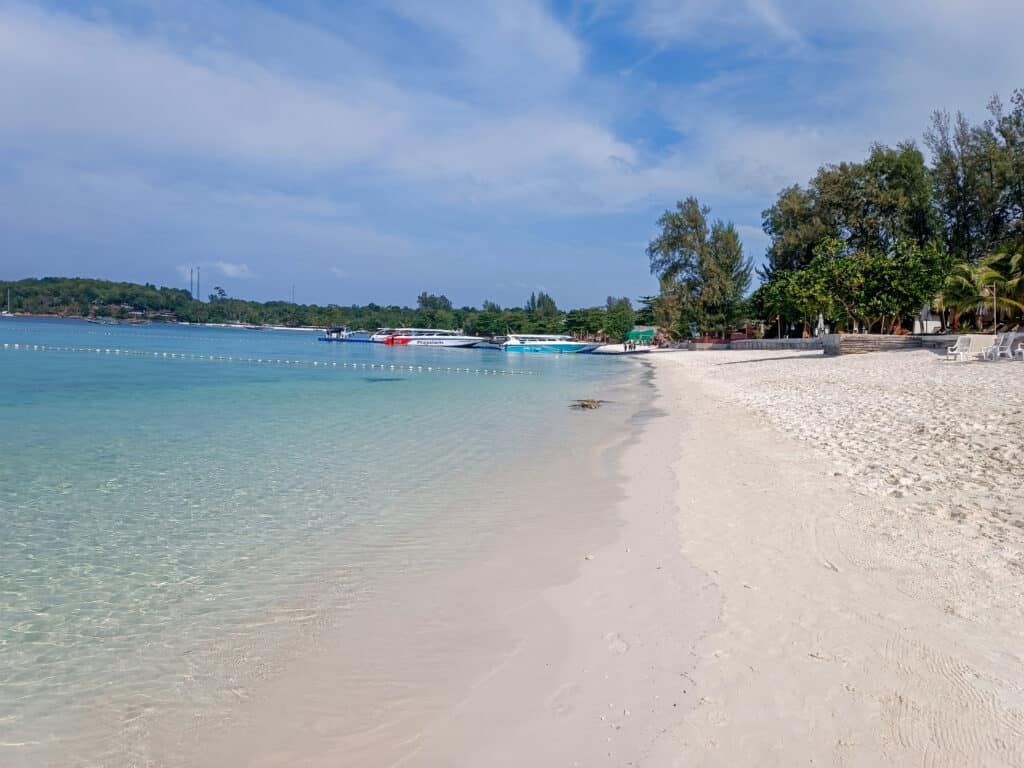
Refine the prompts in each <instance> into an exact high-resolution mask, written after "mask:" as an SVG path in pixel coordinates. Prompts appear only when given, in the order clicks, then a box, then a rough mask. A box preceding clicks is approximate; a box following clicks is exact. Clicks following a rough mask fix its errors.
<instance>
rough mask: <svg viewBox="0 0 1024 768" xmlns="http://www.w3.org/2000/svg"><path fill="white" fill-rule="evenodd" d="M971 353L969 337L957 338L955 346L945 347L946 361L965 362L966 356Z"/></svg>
mask: <svg viewBox="0 0 1024 768" xmlns="http://www.w3.org/2000/svg"><path fill="white" fill-rule="evenodd" d="M970 353H971V337H970V336H958V337H957V340H956V344H954V345H953V346H952V347H946V359H947V360H966V359H967V356H968V355H969V354H970Z"/></svg>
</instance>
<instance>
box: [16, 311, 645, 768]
mask: <svg viewBox="0 0 1024 768" xmlns="http://www.w3.org/2000/svg"><path fill="white" fill-rule="evenodd" d="M257 361H258V362H257ZM456 368H457V369H460V370H454V369H456ZM450 369H452V370H450ZM639 375H640V374H639V373H638V368H637V366H633V365H630V364H628V363H627V362H626V361H624V360H619V359H605V358H601V357H595V356H573V355H565V356H556V355H550V356H549V355H506V354H505V353H502V352H500V351H497V350H460V349H453V350H437V349H409V348H398V349H395V348H391V347H385V346H383V345H369V344H328V343H323V342H319V341H317V339H316V334H313V333H304V332H294V331H273V330H262V331H249V330H241V329H226V328H206V327H194V326H178V325H143V326H123V325H117V326H100V325H92V324H89V323H85V322H81V321H61V320H42V319H40V320H29V319H23V318H17V319H3V320H0V450H2V452H3V453H2V456H3V458H2V461H0V765H3V766H37V765H97V766H99V765H128V764H144V763H146V762H147V760H146V757H145V756H146V755H147V747H146V742H147V738H148V736H147V734H149V733H150V731H151V730H152V728H153V723H155V722H157V721H163V722H167V721H174V718H178V719H179V720H181V721H182V722H184V721H187V720H188V721H190V720H194V719H201V718H205V717H212V718H216V717H219V716H222V715H223V713H225V712H228V711H230V708H231V706H232V702H233V701H237V700H239V699H240V698H244V697H245V696H247V695H248V692H249V691H250V690H251V689H252V688H253V687H254V686H256V685H257V684H258V681H259V680H260V679H264V678H265V677H266V676H267V675H273V674H276V673H277V672H278V671H280V670H281V669H285V668H287V664H288V659H289V658H291V657H293V656H294V655H295V654H301V653H302V649H303V647H304V646H303V643H307V642H310V638H311V637H314V636H315V635H316V633H317V631H322V630H323V628H325V627H330V626H331V625H332V623H333V622H336V621H338V620H339V618H338V617H339V616H343V615H344V613H343V612H344V609H345V607H346V606H350V605H352V604H353V603H356V602H358V601H360V600H372V599H373V597H374V594H375V590H376V589H377V588H378V585H380V584H382V583H386V582H393V581H395V580H401V579H416V578H418V577H420V576H421V575H423V574H425V573H428V572H430V571H431V570H436V569H443V568H446V567H449V566H450V564H452V563H454V562H457V561H459V560H460V559H463V558H467V557H472V553H473V552H474V551H476V549H478V548H479V547H481V546H485V545H486V543H487V542H488V541H493V540H494V539H495V538H497V537H500V536H501V535H502V531H503V530H505V529H507V528H508V527H509V526H515V525H518V524H520V523H521V522H522V521H523V520H525V519H526V518H529V517H530V516H531V515H532V516H533V518H536V517H537V516H538V515H541V514H546V513H547V512H544V511H538V510H529V509H527V510H524V509H522V508H520V506H517V503H516V499H517V490H518V489H521V488H523V487H525V486H529V485H537V486H538V487H544V488H551V489H554V490H552V491H551V493H552V494H554V495H557V494H558V493H559V490H558V489H564V490H565V492H566V493H569V492H571V488H572V487H573V482H576V480H575V479H574V477H573V462H574V461H578V460H579V459H578V457H579V454H580V453H581V452H582V451H584V450H585V448H586V446H587V445H589V444H591V443H592V442H593V441H595V440H598V439H600V438H601V436H602V430H607V429H609V428H610V427H609V425H610V423H611V422H609V421H608V419H606V418H604V416H603V415H602V414H603V413H604V411H597V412H593V413H589V412H583V413H581V412H579V411H573V410H570V409H569V408H568V407H567V406H568V404H569V403H570V401H571V400H572V399H575V398H584V397H598V398H605V399H608V400H613V401H616V402H618V403H623V402H627V401H628V400H629V398H630V397H632V396H634V395H633V394H631V393H635V391H636V388H635V387H634V386H633V385H634V383H635V380H636V378H637V377H638V376H639ZM610 412H614V408H613V409H610Z"/></svg>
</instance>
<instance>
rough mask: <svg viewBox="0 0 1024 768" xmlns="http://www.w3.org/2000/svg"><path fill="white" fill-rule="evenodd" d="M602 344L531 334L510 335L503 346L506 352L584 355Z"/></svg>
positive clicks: (551, 335) (551, 334)
mask: <svg viewBox="0 0 1024 768" xmlns="http://www.w3.org/2000/svg"><path fill="white" fill-rule="evenodd" d="M600 346H601V343H600V342H596V341H595V342H591V341H580V340H579V339H574V338H573V337H572V336H564V335H559V334H553V333H530V334H513V335H510V336H509V337H508V338H507V339H506V340H505V341H504V342H503V343H502V345H501V348H502V349H503V350H505V351H506V352H558V353H560V354H573V353H575V354H584V353H586V352H593V351H594V350H595V349H597V348H598V347H600Z"/></svg>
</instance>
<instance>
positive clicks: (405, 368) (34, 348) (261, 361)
mask: <svg viewBox="0 0 1024 768" xmlns="http://www.w3.org/2000/svg"><path fill="white" fill-rule="evenodd" d="M2 349H4V350H7V351H14V352H79V353H85V354H93V355H103V356H106V355H110V356H117V357H147V358H151V359H154V360H156V359H159V360H204V361H207V362H215V363H251V364H254V365H290V366H294V367H301V368H347V369H349V370H356V369H358V370H366V371H402V372H405V373H472V374H478V375H480V376H540V372H539V371H513V370H507V369H503V368H467V367H463V366H459V367H448V366H442V365H402V364H398V363H355V362H337V361H333V360H289V359H287V358H282V357H242V356H239V355H204V354H197V353H193V352H150V351H148V350H141V349H120V348H118V347H61V346H53V345H50V344H20V343H18V344H14V343H8V342H4V344H3V346H2Z"/></svg>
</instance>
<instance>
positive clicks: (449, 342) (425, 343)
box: [384, 328, 484, 347]
mask: <svg viewBox="0 0 1024 768" xmlns="http://www.w3.org/2000/svg"><path fill="white" fill-rule="evenodd" d="M483 340H484V338H483V336H464V335H463V334H462V332H461V331H449V330H445V329H443V328H398V329H396V330H395V332H394V333H393V334H391V336H390V337H389V338H388V339H386V340H385V341H384V343H385V344H390V345H392V346H396V347H475V346H476V345H477V344H479V343H480V342H482V341H483Z"/></svg>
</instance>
